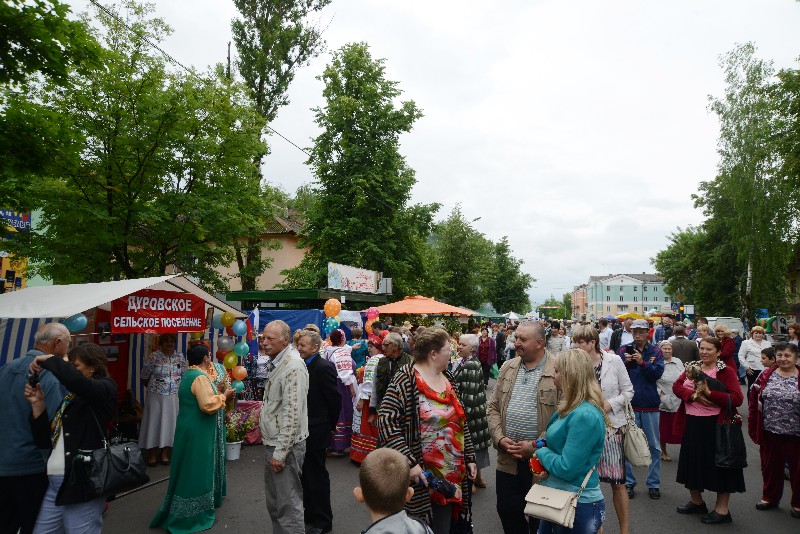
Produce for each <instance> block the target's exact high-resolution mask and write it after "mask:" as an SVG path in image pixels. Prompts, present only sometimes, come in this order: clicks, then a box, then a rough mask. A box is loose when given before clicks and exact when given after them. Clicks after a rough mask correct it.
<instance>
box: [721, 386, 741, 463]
mask: <svg viewBox="0 0 800 534" xmlns="http://www.w3.org/2000/svg"><path fill="white" fill-rule="evenodd" d="M714 463H715V465H716V466H717V467H721V468H723V469H744V468H745V467H747V448H746V446H745V443H744V434H742V418H741V416H740V415H739V414H738V413H736V412H735V411H734V410H733V408H731V396H730V395H728V406H727V413H726V414H725V418H724V419H723V420H722V422H721V423H719V424H717V450H716V454H715V455H714Z"/></svg>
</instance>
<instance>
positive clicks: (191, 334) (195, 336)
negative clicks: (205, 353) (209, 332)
mask: <svg viewBox="0 0 800 534" xmlns="http://www.w3.org/2000/svg"><path fill="white" fill-rule="evenodd" d="M203 334H204V332H189V337H191V338H192V339H200V338H201V337H203Z"/></svg>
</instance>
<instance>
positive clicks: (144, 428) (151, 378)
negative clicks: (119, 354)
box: [139, 334, 186, 467]
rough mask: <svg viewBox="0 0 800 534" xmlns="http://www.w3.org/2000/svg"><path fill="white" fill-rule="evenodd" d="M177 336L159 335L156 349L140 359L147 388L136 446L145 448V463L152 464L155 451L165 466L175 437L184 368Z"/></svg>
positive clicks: (154, 460)
mask: <svg viewBox="0 0 800 534" xmlns="http://www.w3.org/2000/svg"><path fill="white" fill-rule="evenodd" d="M176 342H177V336H175V334H161V335H160V336H159V337H158V347H159V350H156V351H153V352H152V353H151V354H150V355H149V356H146V357H145V359H144V366H143V367H142V373H141V377H142V382H143V383H144V385H145V387H146V389H147V397H146V398H145V401H144V412H143V413H142V424H141V429H140V430H139V447H140V448H142V449H148V455H147V465H149V466H150V467H155V466H156V461H157V458H158V453H159V451H160V452H161V463H162V464H164V465H169V462H170V456H171V455H172V442H173V440H174V439H175V421H176V420H177V419H178V388H180V386H181V377H182V376H183V372H184V371H185V370H186V360H185V359H184V357H183V354H181V353H180V352H177V351H176V350H175V344H176Z"/></svg>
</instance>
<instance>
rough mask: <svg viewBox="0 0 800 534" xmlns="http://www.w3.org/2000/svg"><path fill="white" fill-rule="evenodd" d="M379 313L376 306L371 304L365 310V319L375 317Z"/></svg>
mask: <svg viewBox="0 0 800 534" xmlns="http://www.w3.org/2000/svg"><path fill="white" fill-rule="evenodd" d="M380 314H381V312H379V311H378V308H376V307H375V306H373V307H371V308H370V309H368V310H367V319H375V318H376V317H377V316H379V315H380Z"/></svg>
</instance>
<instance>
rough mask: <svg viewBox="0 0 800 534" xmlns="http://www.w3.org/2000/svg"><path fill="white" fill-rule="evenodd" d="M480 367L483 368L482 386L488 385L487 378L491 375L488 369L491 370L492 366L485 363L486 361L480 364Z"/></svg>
mask: <svg viewBox="0 0 800 534" xmlns="http://www.w3.org/2000/svg"><path fill="white" fill-rule="evenodd" d="M481 369H483V385H484V386H488V385H489V378H490V377H491V375H490V374H489V371H491V370H492V366H491V365H489V364H486V363H482V364H481Z"/></svg>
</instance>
